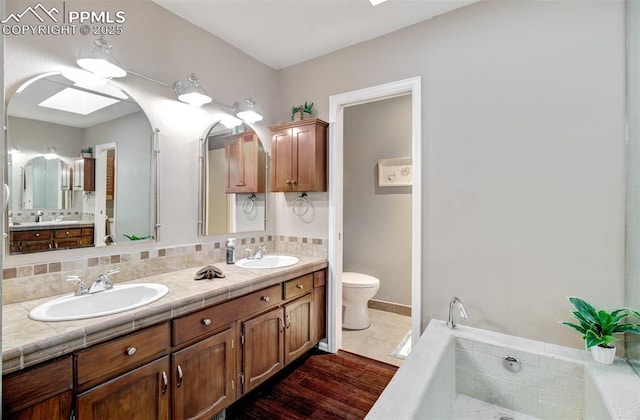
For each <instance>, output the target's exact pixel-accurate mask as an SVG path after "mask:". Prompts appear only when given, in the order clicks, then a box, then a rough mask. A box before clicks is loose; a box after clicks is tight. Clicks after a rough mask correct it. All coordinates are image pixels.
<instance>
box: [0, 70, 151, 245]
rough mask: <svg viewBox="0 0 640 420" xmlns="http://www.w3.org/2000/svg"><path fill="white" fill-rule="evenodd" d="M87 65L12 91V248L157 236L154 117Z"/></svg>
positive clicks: (8, 169)
mask: <svg viewBox="0 0 640 420" xmlns="http://www.w3.org/2000/svg"><path fill="white" fill-rule="evenodd" d="M77 74H78V73H71V74H67V73H64V76H63V74H62V73H47V74H44V75H41V76H37V77H35V78H33V79H31V80H29V81H27V82H26V83H25V84H23V85H22V86H21V87H20V88H19V89H18V90H17V91H16V93H15V94H14V95H13V96H12V98H11V100H10V101H9V104H8V107H7V119H6V121H7V135H6V139H7V145H8V147H7V152H8V156H7V159H6V160H5V161H6V162H7V166H6V167H5V170H6V172H5V173H6V174H7V177H8V178H7V179H8V184H9V186H10V191H11V193H10V200H9V205H8V212H9V214H8V216H9V218H8V220H9V226H8V228H9V244H8V245H9V246H8V247H7V249H9V250H10V251H9V252H10V253H12V254H15V253H28V252H39V251H48V250H54V249H69V248H79V247H90V246H104V245H114V244H120V243H130V242H131V240H132V239H131V238H133V239H135V240H138V239H141V238H142V239H147V240H149V239H152V238H153V232H154V226H155V220H153V215H154V214H155V213H154V207H155V205H156V198H155V190H154V186H155V181H156V180H155V177H154V176H153V164H154V156H153V153H152V140H153V139H152V129H151V124H150V123H149V120H148V118H147V117H146V115H145V114H144V112H143V111H142V109H141V108H140V107H139V106H138V104H137V103H136V102H135V101H134V100H133V99H132V98H131V97H130V96H129V95H128V94H126V93H125V92H123V91H122V90H121V89H119V88H118V87H116V86H115V85H114V84H113V83H111V82H109V81H105V80H99V81H97V80H95V79H93V80H91V81H90V82H89V83H87V81H86V80H85V81H80V80H79V79H78V78H77V77H75V75H77ZM74 80H75V81H74Z"/></svg>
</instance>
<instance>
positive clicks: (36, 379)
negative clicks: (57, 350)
mask: <svg viewBox="0 0 640 420" xmlns="http://www.w3.org/2000/svg"><path fill="white" fill-rule="evenodd" d="M72 390H73V369H72V362H71V356H66V357H64V358H62V359H58V360H55V361H51V362H46V363H43V364H41V365H38V366H35V367H33V368H29V369H25V370H23V371H19V372H16V373H13V374H9V375H6V376H4V377H3V378H2V415H3V417H4V418H5V419H24V420H49V419H56V418H57V419H68V418H69V417H70V416H71V412H72V404H73V391H72Z"/></svg>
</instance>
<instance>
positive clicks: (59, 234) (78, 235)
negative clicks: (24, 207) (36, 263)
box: [9, 222, 94, 254]
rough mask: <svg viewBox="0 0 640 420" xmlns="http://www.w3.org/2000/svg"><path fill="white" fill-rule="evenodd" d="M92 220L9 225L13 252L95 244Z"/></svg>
mask: <svg viewBox="0 0 640 420" xmlns="http://www.w3.org/2000/svg"><path fill="white" fill-rule="evenodd" d="M93 231H94V225H93V223H91V222H74V223H65V222H55V223H46V222H43V223H23V224H19V225H15V226H9V246H10V249H11V251H10V252H11V254H26V253H31V252H40V251H48V250H51V249H72V248H82V247H90V246H93V233H94V232H93Z"/></svg>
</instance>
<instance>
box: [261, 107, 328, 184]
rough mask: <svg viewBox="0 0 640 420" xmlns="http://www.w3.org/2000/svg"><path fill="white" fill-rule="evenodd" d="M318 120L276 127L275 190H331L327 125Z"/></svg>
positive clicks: (273, 129)
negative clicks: (328, 187)
mask: <svg viewBox="0 0 640 420" xmlns="http://www.w3.org/2000/svg"><path fill="white" fill-rule="evenodd" d="M328 125H329V124H328V123H326V122H325V121H322V120H320V119H318V118H311V119H308V120H302V121H297V122H291V123H285V124H279V125H272V126H270V127H269V129H270V130H271V133H272V138H271V191H273V192H314V191H327V126H328Z"/></svg>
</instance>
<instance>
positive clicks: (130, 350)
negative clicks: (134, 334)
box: [126, 346, 138, 356]
mask: <svg viewBox="0 0 640 420" xmlns="http://www.w3.org/2000/svg"><path fill="white" fill-rule="evenodd" d="M136 351H138V350H137V349H136V348H135V347H133V346H132V347H127V352H126V353H127V356H133V355H134V354H136Z"/></svg>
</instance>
